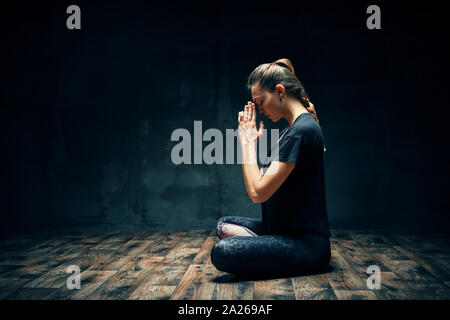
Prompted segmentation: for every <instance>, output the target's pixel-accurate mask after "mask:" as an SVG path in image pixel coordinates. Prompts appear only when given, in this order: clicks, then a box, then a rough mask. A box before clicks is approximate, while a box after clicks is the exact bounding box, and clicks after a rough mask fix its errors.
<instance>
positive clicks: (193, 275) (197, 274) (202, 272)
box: [170, 264, 220, 300]
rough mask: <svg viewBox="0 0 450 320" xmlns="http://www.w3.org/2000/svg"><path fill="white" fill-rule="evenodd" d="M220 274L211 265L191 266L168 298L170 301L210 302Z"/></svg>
mask: <svg viewBox="0 0 450 320" xmlns="http://www.w3.org/2000/svg"><path fill="white" fill-rule="evenodd" d="M219 273H220V272H219V271H218V270H217V269H216V268H215V267H214V266H211V265H206V264H191V265H190V266H189V268H188V269H187V271H186V273H185V274H184V276H183V278H182V279H181V280H180V282H179V284H178V286H177V287H176V289H175V291H174V292H173V294H172V296H171V297H170V299H171V300H180V299H181V300H199V299H200V300H211V298H212V296H213V293H214V289H215V287H216V283H214V282H212V281H211V280H212V278H214V277H216V276H217V275H218V274H219Z"/></svg>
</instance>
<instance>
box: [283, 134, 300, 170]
mask: <svg viewBox="0 0 450 320" xmlns="http://www.w3.org/2000/svg"><path fill="white" fill-rule="evenodd" d="M304 152H305V150H304V146H303V136H302V135H301V134H299V133H297V134H295V135H289V136H286V137H284V138H283V139H282V140H281V142H280V146H279V151H278V161H280V162H296V163H297V164H298V163H299V160H300V159H301V158H302V155H303V153H304Z"/></svg>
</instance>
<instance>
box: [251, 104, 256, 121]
mask: <svg viewBox="0 0 450 320" xmlns="http://www.w3.org/2000/svg"><path fill="white" fill-rule="evenodd" d="M252 122H255V124H256V108H255V104H254V103H253V102H252Z"/></svg>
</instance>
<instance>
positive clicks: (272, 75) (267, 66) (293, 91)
mask: <svg viewBox="0 0 450 320" xmlns="http://www.w3.org/2000/svg"><path fill="white" fill-rule="evenodd" d="M258 82H259V88H260V89H261V90H267V91H269V92H272V93H273V92H275V86H276V85H277V84H282V85H283V86H284V88H285V90H286V94H287V95H288V96H291V97H294V98H297V99H298V100H300V102H301V103H302V104H303V106H304V107H305V108H306V110H308V111H309V112H310V113H311V114H312V115H313V116H314V119H316V121H317V123H319V118H318V117H317V113H316V110H315V109H314V106H313V105H312V104H310V103H309V97H308V94H307V93H306V91H305V88H304V87H303V85H302V83H301V82H300V80H299V79H298V78H297V76H296V75H295V72H294V66H293V65H292V62H291V60H289V59H287V58H283V59H278V60H277V61H275V62H272V63H264V64H262V65H260V66H258V67H256V68H255V70H253V72H252V73H251V74H250V76H249V77H248V82H247V89H248V90H249V91H250V90H251V88H252V86H253V85H254V84H256V83H258Z"/></svg>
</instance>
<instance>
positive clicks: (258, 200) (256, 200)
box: [250, 194, 267, 203]
mask: <svg viewBox="0 0 450 320" xmlns="http://www.w3.org/2000/svg"><path fill="white" fill-rule="evenodd" d="M250 199H251V200H252V202H253V203H262V202H265V201H266V200H267V199H265V198H264V197H262V196H261V195H259V194H253V195H252V196H250Z"/></svg>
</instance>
